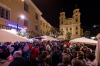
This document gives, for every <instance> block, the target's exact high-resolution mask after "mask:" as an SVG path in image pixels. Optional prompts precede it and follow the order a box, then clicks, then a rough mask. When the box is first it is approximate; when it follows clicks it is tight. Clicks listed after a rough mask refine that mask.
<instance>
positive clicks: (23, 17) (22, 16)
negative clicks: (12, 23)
mask: <svg viewBox="0 0 100 66" xmlns="http://www.w3.org/2000/svg"><path fill="white" fill-rule="evenodd" d="M19 19H25V16H24V15H20V17H18V18H17V31H18V22H19Z"/></svg>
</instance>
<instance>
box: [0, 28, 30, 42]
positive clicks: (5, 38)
mask: <svg viewBox="0 0 100 66" xmlns="http://www.w3.org/2000/svg"><path fill="white" fill-rule="evenodd" d="M16 41H20V42H21V41H22V42H25V41H28V39H27V38H24V37H21V36H19V35H16V34H13V33H10V32H8V31H7V30H5V29H0V42H16Z"/></svg>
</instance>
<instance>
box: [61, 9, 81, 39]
mask: <svg viewBox="0 0 100 66" xmlns="http://www.w3.org/2000/svg"><path fill="white" fill-rule="evenodd" d="M79 10H80V9H79V8H76V9H74V10H73V15H72V18H66V15H65V12H61V13H60V17H59V20H60V26H59V28H60V31H61V32H62V33H63V34H62V35H61V36H59V37H60V38H61V37H62V38H64V39H68V37H70V39H74V38H78V37H81V34H82V32H83V30H82V29H81V22H80V15H81V13H80V11H79Z"/></svg>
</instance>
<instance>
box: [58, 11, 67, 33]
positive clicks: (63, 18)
mask: <svg viewBox="0 0 100 66" xmlns="http://www.w3.org/2000/svg"><path fill="white" fill-rule="evenodd" d="M65 19H66V16H65V12H63V10H62V12H61V13H60V16H59V21H60V24H59V28H60V31H61V32H63V31H64V30H63V27H61V26H62V25H64V20H65Z"/></svg>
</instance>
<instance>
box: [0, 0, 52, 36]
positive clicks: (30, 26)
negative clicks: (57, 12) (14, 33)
mask: <svg viewBox="0 0 100 66" xmlns="http://www.w3.org/2000/svg"><path fill="white" fill-rule="evenodd" d="M20 17H24V19H21V18H20ZM51 27H53V26H51V25H50V24H49V23H48V22H47V21H46V20H45V19H44V18H43V17H42V12H41V11H40V10H39V9H38V8H37V7H36V5H35V4H34V3H33V2H32V0H7V1H5V0H0V28H1V29H12V28H13V29H18V30H20V29H22V28H27V33H29V34H30V35H33V36H36V35H49V33H50V29H51Z"/></svg>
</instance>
